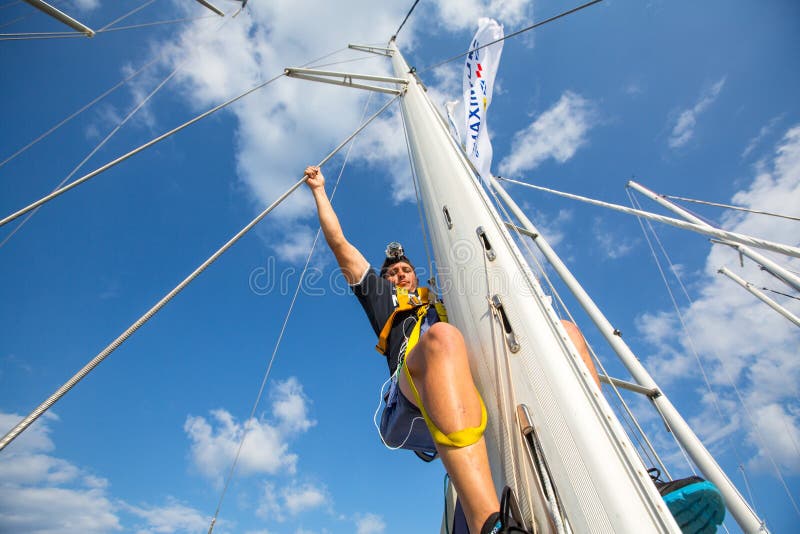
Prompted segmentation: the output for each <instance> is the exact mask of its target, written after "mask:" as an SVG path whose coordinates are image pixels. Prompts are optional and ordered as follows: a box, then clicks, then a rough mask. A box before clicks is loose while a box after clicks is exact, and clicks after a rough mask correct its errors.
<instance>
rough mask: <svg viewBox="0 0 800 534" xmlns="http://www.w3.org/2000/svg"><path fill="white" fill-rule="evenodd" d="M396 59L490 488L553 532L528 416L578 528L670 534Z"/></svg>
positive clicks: (625, 442)
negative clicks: (478, 412) (504, 492)
mask: <svg viewBox="0 0 800 534" xmlns="http://www.w3.org/2000/svg"><path fill="white" fill-rule="evenodd" d="M392 51H393V54H392V61H393V65H394V70H395V74H396V76H398V77H406V78H407V79H408V90H407V92H406V94H405V95H404V97H403V99H402V113H403V114H404V118H405V121H406V124H407V127H408V130H409V138H410V149H411V154H412V160H413V163H414V166H415V169H416V172H417V175H418V179H419V188H420V191H419V193H420V200H421V202H422V204H423V207H424V211H425V217H426V223H427V226H428V228H429V232H430V240H431V245H432V247H433V249H434V256H435V262H436V272H437V276H438V280H439V285H440V288H441V290H442V294H443V298H444V299H445V303H446V305H447V307H448V314H449V318H450V322H451V323H453V324H454V325H455V326H457V327H458V328H459V329H460V331H461V332H462V334H463V335H464V338H465V340H466V343H467V346H468V351H469V358H470V365H471V368H472V372H473V376H474V378H475V381H476V383H477V385H478V387H479V389H480V391H481V393H482V395H483V397H484V401H485V403H486V405H487V410H488V412H489V424H488V426H487V430H486V442H487V448H488V450H489V458H490V464H491V469H492V476H493V478H494V481H495V484H496V485H497V486H498V488H497V489H498V490H499V489H500V488H501V487H502V486H503V485H506V484H508V485H510V486H512V487H513V488H514V490H515V491H516V492H517V495H518V497H519V501H520V504H521V507H522V509H523V512H524V513H525V514H526V516H527V517H528V518H529V519H530V518H531V517H533V518H535V521H536V523H537V527H538V528H539V529H540V531H542V532H551V531H554V527H553V523H552V521H551V517H552V516H551V515H550V514H549V512H548V511H547V510H548V508H547V504H546V503H545V502H544V500H543V492H542V491H541V490H540V485H539V483H538V480H539V478H538V475H537V471H536V469H535V468H534V467H533V463H532V461H533V460H532V457H533V455H534V453H533V451H532V450H531V446H530V443H531V441H530V440H527V439H526V438H525V436H524V435H523V433H522V430H521V428H520V425H519V423H518V421H519V419H518V416H517V413H518V409H519V410H527V411H528V413H529V414H530V417H531V421H530V422H531V427H532V429H533V434H534V440H535V442H536V443H537V444H538V445H539V446H540V447H541V451H542V453H543V455H542V456H543V458H544V459H545V461H546V469H547V470H548V471H549V473H550V475H551V476H552V480H553V483H554V486H555V488H556V491H557V492H558V495H559V500H560V505H561V506H562V507H563V510H564V512H565V515H566V516H567V517H568V518H569V522H570V525H571V527H572V529H573V530H574V531H576V532H678V531H679V530H678V527H677V525H676V524H675V522H674V520H673V519H672V517H671V515H670V514H669V512H668V511H667V509H666V507H665V506H664V504H663V501H662V500H661V498H660V496H659V494H658V493H657V491H656V489H655V487H654V486H653V484H652V482H651V480H650V478H649V477H648V476H647V473H646V469H645V467H644V466H643V464H642V463H641V460H640V459H639V457H638V456H637V455H636V452H635V450H634V447H633V445H632V443H631V442H630V440H629V439H628V437H627V435H626V434H625V432H624V431H623V429H622V428H621V425H620V424H619V422H618V421H617V419H616V417H615V416H614V414H613V412H612V410H611V408H610V406H609V405H608V404H607V402H606V401H605V399H604V398H603V396H602V395H601V393H600V390H599V389H598V388H597V387H596V385H595V384H594V383H593V381H592V379H591V377H590V376H589V375H588V371H587V370H586V367H585V366H584V365H583V363H582V362H581V360H580V357H579V356H578V354H577V352H576V351H575V349H574V347H573V346H572V345H571V343H570V342H569V341H568V337H567V334H566V332H565V331H564V330H563V327H561V324H560V321H559V319H558V318H557V317H556V315H555V312H554V311H553V309H552V307H551V306H550V304H549V303H548V301H547V298H546V297H545V295H544V294H543V292H542V289H541V287H540V286H539V283H538V281H537V280H536V278H535V277H534V275H533V273H532V272H531V271H530V269H529V267H528V266H527V263H526V262H525V260H524V258H523V257H522V254H521V253H520V251H519V250H518V249H517V247H516V245H515V244H514V242H513V240H512V238H511V236H510V235H509V234H508V232H507V231H506V229H505V227H504V225H503V222H502V220H501V219H500V217H499V215H498V214H497V212H496V211H495V210H494V208H493V206H492V205H491V202H490V200H489V198H488V196H487V195H486V193H485V191H484V190H483V188H482V186H481V184H480V182H479V180H478V179H477V177H476V174H475V171H474V169H473V167H472V165H471V164H470V162H469V161H468V160H467V159H466V157H465V155H464V153H463V152H462V151H461V150H459V149H458V146H457V144H456V142H455V141H454V140H453V139H452V137H451V136H450V134H449V133H448V126H447V124H446V123H445V121H444V120H443V119H442V118H441V116H440V115H439V114H438V113H437V112H436V109H435V108H434V107H433V104H432V103H431V102H430V100H429V99H428V97H427V95H426V94H425V91H424V89H423V88H422V87H421V86H420V85H419V84H418V83H417V81H416V79H415V78H414V77H413V75H410V74H408V73H409V68H408V65H407V64H406V63H405V60H404V59H403V58H402V56H401V55H400V53H399V51H398V50H397V48H396V47H394V43H392Z"/></svg>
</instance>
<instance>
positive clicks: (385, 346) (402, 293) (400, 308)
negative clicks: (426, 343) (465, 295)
mask: <svg viewBox="0 0 800 534" xmlns="http://www.w3.org/2000/svg"><path fill="white" fill-rule="evenodd" d="M396 291H397V292H396V295H397V306H395V308H394V311H392V314H391V315H390V316H389V318H388V319H387V320H386V322H385V323H384V324H383V328H382V329H381V333H380V334H378V343H377V345H375V349H376V350H377V351H378V352H380V353H381V354H383V355H386V351H387V350H389V334H391V332H392V325H393V324H394V319H395V317H396V316H397V314H398V313H401V312H405V311H408V310H413V309H417V327H418V326H419V325H420V319H421V318H422V317H425V313H427V311H428V308H429V307H430V304H431V303H430V300H429V298H430V297H429V292H428V288H427V287H420V288H418V289H417V293H418V294H419V296H417V295H413V294H409V292H408V291H407V290H406V289H403V288H402V287H398V288H397V290H396ZM434 306H435V307H436V313H437V314H438V315H439V320H440V321H442V322H445V323H446V322H447V311H446V310H445V309H444V305H443V304H442V303H440V302H436V303H434ZM419 308H424V310H425V313H423V314H422V315H419ZM415 328H416V327H415ZM412 335H413V333H412ZM418 339H419V332H417V340H418ZM409 340H410V338H409ZM415 344H416V341H414V345H415ZM412 348H413V345H412V344H411V343H410V341H409V345H408V349H407V350H406V353H408V352H410V351H411V349H412Z"/></svg>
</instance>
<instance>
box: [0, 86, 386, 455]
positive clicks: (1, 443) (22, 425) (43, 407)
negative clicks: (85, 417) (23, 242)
mask: <svg viewBox="0 0 800 534" xmlns="http://www.w3.org/2000/svg"><path fill="white" fill-rule="evenodd" d="M396 99H397V97H395V98H393V99H392V100H390V101H389V102H387V103H386V105H384V106H383V107H382V108H381V109H380V110H379V111H378V112H377V113H376V114H374V115H372V116H371V117H370V118H369V119H368V120H367V121H366V122H365V123H363V124H362V125H361V126H359V127H358V129H356V131H355V132H354V133H353V134H352V135H350V137H348V138H347V139H345V140H344V141H343V142H342V143H341V144H340V145H339V146H337V147H336V148H335V149H334V150H333V152H331V153H330V154H328V156H326V157H325V158H324V159H323V160H322V161H321V162H320V165H324V164H325V163H326V162H327V161H328V160H329V159H330V158H332V157H333V155H334V154H336V153H337V152H338V151H339V150H340V149H341V148H342V147H344V145H346V144H347V143H348V142H349V141H350V140H351V139H352V138H353V137H355V136H356V135H357V134H358V133H359V132H361V130H363V129H364V128H366V126H367V125H368V124H369V123H370V122H372V120H373V119H375V118H376V117H377V116H378V115H380V114H381V113H382V112H383V111H384V110H385V109H386V108H388V107H389V105H390V104H392V103H393V102H394V101H395V100H396ZM305 181H306V178H305V176H304V177H303V178H301V179H300V180H299V181H298V182H296V183H295V184H294V185H293V186H292V187H290V188H289V189H288V190H286V192H285V193H283V194H282V195H281V196H280V197H278V199H277V200H275V201H274V202H273V203H272V204H270V205H269V206H268V207H267V208H266V209H265V210H264V211H262V212H261V213H260V214H259V215H258V216H256V218H255V219H253V220H252V221H250V222H249V223H248V224H247V225H246V226H245V227H244V228H242V229H241V230H239V232H238V233H236V235H234V236H233V237H232V238H231V239H230V240H229V241H228V242H227V243H225V244H224V245H223V246H222V247H220V249H219V250H217V251H216V252H215V253H214V254H212V255H211V256H210V257H209V258H208V259H207V260H206V261H204V262H203V263H202V264H201V265H200V266H199V267H198V268H197V269H195V270H194V271H193V272H192V274H190V275H189V276H188V277H186V278H185V279H184V280H183V281H182V282H181V283H180V284H178V285H177V286H175V288H174V289H172V290H171V291H170V292H169V293H167V294H166V295H165V296H164V297H163V298H162V299H161V300H159V301H158V303H156V304H155V306H153V307H152V308H150V310H148V311H147V313H145V314H144V315H142V316H141V317H140V318H139V319H138V320H137V321H136V322H135V323H133V325H131V326H130V327H129V328H128V329H127V330H125V331H124V332H123V333H122V334H121V335H120V336H119V337H117V338H116V339H115V340H114V341H113V342H111V344H110V345H108V346H107V347H106V348H105V349H103V350H102V351H101V352H100V353H99V354H98V355H97V356H95V357H94V358H93V359H92V360H91V361H90V362H89V363H88V364H86V365H85V366H84V367H83V368H82V369H81V370H80V371H78V373H76V374H75V375H74V376H73V377H72V378H70V379H69V380H68V381H67V382H66V383H65V384H64V385H63V386H61V387H60V388H59V389H58V390H57V391H56V392H55V393H53V394H52V395H51V396H50V397H49V398H48V399H47V400H45V401H44V402H43V403H42V404H40V405H39V406H38V407H37V408H36V409H35V410H34V411H33V412H31V413H30V415H28V416H27V417H26V418H25V419H23V420H22V421H20V422H19V424H17V426H15V427H14V428H13V429H11V430H10V431H9V432H8V433H7V434H6V435H5V436H4V437H3V439H2V440H0V451H2V450H3V449H4V448H5V447H6V445H8V444H9V443H11V441H13V440H14V438H16V437H17V436H18V435H19V434H20V433H21V432H22V431H24V430H25V429H26V428H28V427H29V426H30V425H31V423H33V422H34V421H35V420H36V419H38V418H39V417H40V416H41V415H42V414H43V413H44V412H45V411H47V410H48V409H49V408H50V407H51V406H52V405H53V404H55V403H56V402H57V401H58V400H59V399H60V398H61V397H63V396H64V395H65V394H66V393H67V392H68V391H69V390H70V389H72V388H73V387H74V386H75V385H76V384H77V383H78V382H79V381H80V380H81V379H83V378H84V377H85V376H86V375H87V374H89V373H90V372H91V371H92V370H93V369H94V368H95V367H97V366H98V365H99V364H100V363H101V362H102V361H103V360H104V359H105V358H106V357H107V356H108V355H109V354H111V353H112V352H114V350H116V348H117V347H119V346H120V345H122V343H123V342H125V340H126V339H128V338H129V337H130V336H131V335H132V334H133V333H134V332H136V331H137V330H138V329H139V328H140V327H141V326H142V325H144V323H146V322H147V321H149V320H150V318H151V317H153V315H155V314H156V313H158V311H159V310H161V308H163V307H164V306H165V305H166V304H167V303H168V302H169V301H170V300H172V298H173V297H174V296H175V295H177V294H178V293H180V292H181V291H182V290H183V289H184V288H185V287H186V286H187V285H189V283H190V282H192V281H193V280H194V279H195V278H197V277H198V276H199V275H200V274H201V273H202V272H203V271H205V270H206V268H208V266H209V265H211V264H212V263H214V262H215V261H216V260H217V259H218V258H219V257H220V256H222V254H223V253H224V252H225V251H227V250H228V249H229V248H231V247H232V246H233V245H234V243H236V242H237V241H238V240H239V239H241V237H242V236H244V235H245V234H246V233H247V232H249V231H250V230H251V229H252V228H253V227H254V226H255V225H256V224H258V223H259V222H260V221H261V219H263V218H264V217H266V216H267V215H268V214H269V213H270V212H271V211H272V210H274V209H275V208H276V207H277V206H278V205H280V203H281V202H283V201H284V200H286V198H288V197H289V195H291V194H292V193H294V191H295V190H296V189H297V188H298V187H300V186H301V185H302V184H303V183H304V182H305Z"/></svg>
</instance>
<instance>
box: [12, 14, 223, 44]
mask: <svg viewBox="0 0 800 534" xmlns="http://www.w3.org/2000/svg"><path fill="white" fill-rule="evenodd" d="M217 18H219V17H217V15H202V16H198V17H184V18H180V19H169V20H156V21H153V22H143V23H141V24H131V25H129V26H118V27H116V28H107V29H104V30H98V31H96V32H95V37H96V36H97V34H100V33H108V32H117V31H123V30H134V29H138V28H147V27H149V26H161V25H164V24H178V23H181V22H192V21H195V20H203V19H217ZM226 20H228V19H226ZM0 28H2V26H0ZM76 37H78V38H80V37H85V35H82V34H77V33H75V32H29V33H0V41H32V40H37V39H64V38H76Z"/></svg>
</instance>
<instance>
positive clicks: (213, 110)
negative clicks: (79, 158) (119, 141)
mask: <svg viewBox="0 0 800 534" xmlns="http://www.w3.org/2000/svg"><path fill="white" fill-rule="evenodd" d="M284 76H285V74H284V73H280V74H278V75H277V76H274V77H272V78H270V79H269V80H267V81H265V82H262V83H260V84H258V85H256V86H254V87H252V88H250V89H248V90H247V91H245V92H244V93H241V94H239V95H238V96H236V97H234V98H231V99H230V100H227V101H225V102H223V103H222V104H219V105H217V106H215V107H213V108H211V109H209V110H208V111H205V112H203V113H201V114H200V115H197V116H196V117H194V118H193V119H190V120H188V121H186V122H184V123H183V124H181V125H180V126H177V127H175V128H173V129H172V130H169V131H168V132H166V133H163V134H161V135H159V136H158V137H155V138H153V139H151V140H150V141H148V142H146V143H144V144H143V145H140V146H139V147H137V148H135V149H133V150H131V151H130V152H127V153H125V154H123V155H122V156H120V157H118V158H116V159H114V160H112V161H110V162H108V163H106V164H105V165H103V166H101V167H98V168H97V169H95V170H93V171H92V172H90V173H88V174H86V175H84V176H82V177H80V178H78V179H77V180H75V181H74V182H70V183H69V184H67V185H65V186H64V187H61V188H59V189H57V190H55V191H53V192H52V193H50V194H49V195H47V196H45V197H42V198H41V199H39V200H37V201H36V202H34V203H32V204H30V205H28V206H26V207H24V208H22V209H21V210H19V211H17V212H15V213H12V214H11V215H9V216H7V217H5V218H4V219H2V220H0V226H3V225H5V224H7V223H9V222H11V221H13V220H14V219H17V218H18V217H21V216H22V215H25V214H26V213H28V212H29V211H31V210H34V209H36V208H37V207H39V206H41V205H42V204H45V203H47V202H49V201H50V200H53V199H54V198H56V197H58V196H60V195H62V194H64V193H66V192H67V191H69V190H70V189H73V188H75V187H77V186H79V185H81V184H82V183H84V182H86V181H88V180H90V179H92V178H94V177H95V176H97V175H98V174H100V173H102V172H104V171H107V170H108V169H110V168H112V167H114V166H116V165H118V164H120V163H122V162H123V161H125V160H126V159H128V158H130V157H132V156H135V155H136V154H138V153H139V152H141V151H143V150H145V149H147V148H150V147H151V146H153V145H155V144H157V143H159V142H161V141H163V140H164V139H166V138H168V137H170V136H172V135H174V134H176V133H178V132H180V131H181V130H183V129H185V128H187V127H189V126H191V125H192V124H194V123H196V122H199V121H201V120H203V119H205V118H206V117H208V116H209V115H212V114H213V113H216V112H217V111H219V110H221V109H223V108H225V107H227V106H229V105H231V104H233V103H234V102H237V101H239V100H241V99H242V98H244V97H246V96H248V95H250V94H251V93H254V92H255V91H257V90H259V89H261V88H263V87H266V86H267V85H269V84H271V83H272V82H274V81H276V80H278V79H279V78H282V77H284Z"/></svg>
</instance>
